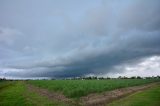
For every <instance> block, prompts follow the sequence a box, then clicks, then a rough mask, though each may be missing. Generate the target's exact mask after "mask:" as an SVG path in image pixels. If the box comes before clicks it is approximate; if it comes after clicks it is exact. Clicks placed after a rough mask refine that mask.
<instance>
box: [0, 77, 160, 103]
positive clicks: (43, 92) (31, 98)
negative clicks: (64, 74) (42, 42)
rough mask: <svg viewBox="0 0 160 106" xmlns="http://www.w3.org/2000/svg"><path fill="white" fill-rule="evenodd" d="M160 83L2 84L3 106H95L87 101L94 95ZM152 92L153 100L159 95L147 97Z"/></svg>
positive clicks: (34, 81) (64, 81) (84, 81)
mask: <svg viewBox="0 0 160 106" xmlns="http://www.w3.org/2000/svg"><path fill="white" fill-rule="evenodd" d="M159 81H160V80H159V79H110V80H29V81H0V106H92V105H90V104H88V103H87V102H88V101H89V100H85V97H87V95H90V94H94V95H92V97H93V98H94V96H96V95H100V96H99V97H101V95H103V93H104V92H106V91H114V90H115V89H123V88H128V87H131V86H137V85H139V86H142V88H143V86H146V85H149V84H150V86H152V85H151V84H154V83H153V82H159ZM139 86H138V87H139ZM159 88H160V86H158V87H154V89H153V90H156V91H153V93H154V92H155V93H157V94H158V93H159ZM147 89H148V88H147ZM126 91H127V89H126ZM148 92H150V94H151V97H153V96H156V95H154V94H152V91H147V93H146V94H145V95H147V94H148ZM57 94H58V95H57ZM63 94H64V96H63ZM141 95H143V94H141ZM56 96H57V97H56ZM88 97H89V96H88ZM88 97H87V98H88ZM97 97H98V96H97ZM145 97H146V100H148V99H150V98H151V97H150V95H149V96H148V97H147V96H145ZM89 98H90V97H89ZM135 98H136V97H135ZM90 99H92V98H90ZM100 99H101V98H100ZM159 99H160V98H159V96H157V99H155V101H158V100H159ZM132 100H134V97H132V99H130V101H131V102H133V101H132ZM91 101H92V100H91ZM93 101H94V100H93ZM121 101H123V100H121ZM124 101H128V100H124ZM139 101H141V100H139ZM151 101H153V102H154V99H151ZM142 102H143V101H142ZM115 103H117V102H115ZM155 103H158V102H155ZM132 104H134V102H133V103H132ZM96 106H98V104H97V105H96ZM111 106H112V105H111ZM113 106H114V105H113ZM115 106H116V105H115ZM122 106H123V105H122ZM129 106H130V105H129ZM131 106H132V105H131ZM133 106H138V105H133ZM144 106H145V105H144ZM146 106H150V105H146ZM155 106H156V105H155Z"/></svg>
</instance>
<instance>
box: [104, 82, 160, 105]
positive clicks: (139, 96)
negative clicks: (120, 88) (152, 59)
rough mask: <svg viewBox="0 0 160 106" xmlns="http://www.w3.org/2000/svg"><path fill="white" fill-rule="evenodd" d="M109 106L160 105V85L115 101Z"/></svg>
mask: <svg viewBox="0 0 160 106" xmlns="http://www.w3.org/2000/svg"><path fill="white" fill-rule="evenodd" d="M107 106H160V85H157V86H154V87H152V88H150V89H147V90H144V91H141V92H137V93H134V94H132V95H130V96H127V97H125V98H122V99H120V100H117V101H113V102H112V103H110V104H108V105H107Z"/></svg>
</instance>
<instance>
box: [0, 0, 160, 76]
mask: <svg viewBox="0 0 160 106" xmlns="http://www.w3.org/2000/svg"><path fill="white" fill-rule="evenodd" d="M17 2H18V1H17ZM36 2H38V1H36ZM6 3H7V2H4V3H3V8H2V7H1V8H2V10H1V11H0V13H4V10H5V9H6V7H7V6H8V4H6ZM38 3H39V4H38V5H37V6H35V7H34V8H32V9H33V12H32V11H31V12H30V11H29V10H27V9H25V8H23V10H22V11H17V9H19V8H21V6H22V7H23V6H27V5H28V4H24V3H20V5H18V6H20V7H16V8H15V6H16V5H17V4H13V5H12V8H8V9H7V12H6V14H4V15H0V17H1V20H0V22H1V23H2V24H0V25H1V27H0V44H1V45H2V46H0V50H1V53H0V57H3V59H2V60H1V61H0V68H1V70H3V71H2V72H3V73H5V72H6V73H7V75H9V76H21V77H22V76H27V77H37V76H38V77H76V76H85V75H89V74H94V75H99V74H106V73H110V72H112V71H116V70H112V69H113V68H114V67H115V66H118V65H121V64H126V63H128V62H133V61H134V62H136V61H139V59H141V58H148V57H150V56H155V55H160V48H159V47H160V15H159V13H160V7H159V5H160V2H159V0H152V1H151V0H141V1H140V0H134V1H133V0H122V1H118V0H114V1H110V0H108V1H96V0H95V1H82V2H80V3H79V2H73V1H69V2H68V3H67V4H63V3H59V2H50V1H47V2H45V4H46V5H44V8H39V7H41V5H42V4H43V2H42V1H40V2H38ZM54 3H57V4H58V5H59V6H60V7H56V6H53V7H52V6H50V4H54ZM33 4H34V3H33ZM33 6H34V5H33ZM48 6H49V7H48ZM82 6H84V8H83V9H82V8H81V7H82ZM62 7H63V8H62ZM69 7H70V8H69ZM10 9H13V13H16V14H15V18H14V17H13V18H10V19H4V17H7V18H8V16H10V12H11V10H10ZM32 9H31V10H32ZM38 11H42V13H41V12H38ZM45 11H47V12H45ZM35 12H36V15H35V16H32V15H33V13H35ZM22 13H23V14H24V15H25V16H27V15H29V16H31V17H30V18H29V19H27V18H25V17H23V14H22ZM31 14H32V15H31ZM37 16H42V17H37ZM17 19H21V20H17ZM22 19H26V21H27V22H29V23H27V22H23V21H22ZM8 20H9V21H8ZM19 21H20V22H21V21H22V23H20V22H19ZM31 23H32V24H34V25H33V26H31V25H30V24H31ZM3 26H6V27H3ZM8 26H9V27H8ZM10 26H12V27H13V28H11V27H10ZM6 51H8V52H7V53H6ZM5 53H6V54H5ZM7 56H9V57H10V58H8V57H7ZM6 70H7V71H6ZM121 72H123V71H121ZM3 73H2V74H3ZM113 73H114V72H113Z"/></svg>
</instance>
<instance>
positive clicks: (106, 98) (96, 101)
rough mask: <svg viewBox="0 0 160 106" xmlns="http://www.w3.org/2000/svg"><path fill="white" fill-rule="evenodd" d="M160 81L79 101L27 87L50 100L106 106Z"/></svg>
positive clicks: (88, 96)
mask: <svg viewBox="0 0 160 106" xmlns="http://www.w3.org/2000/svg"><path fill="white" fill-rule="evenodd" d="M157 84H160V83H151V84H147V85H141V86H134V87H128V88H121V89H116V90H112V91H107V92H103V93H100V94H98V93H94V94H89V95H87V96H84V97H81V98H80V99H79V100H78V101H75V100H73V99H70V98H67V97H65V96H64V95H63V94H62V93H57V92H50V91H48V90H46V89H43V88H39V87H35V86H33V85H30V84H27V88H28V90H30V91H33V92H36V93H38V94H40V95H42V96H45V97H47V98H48V99H49V100H53V101H61V102H65V103H67V104H69V105H76V106H77V105H80V106H105V105H106V104H108V103H110V102H111V101H113V100H116V99H119V98H122V97H125V96H127V95H129V94H131V93H134V92H137V91H142V90H144V89H147V88H150V87H152V86H154V85H157Z"/></svg>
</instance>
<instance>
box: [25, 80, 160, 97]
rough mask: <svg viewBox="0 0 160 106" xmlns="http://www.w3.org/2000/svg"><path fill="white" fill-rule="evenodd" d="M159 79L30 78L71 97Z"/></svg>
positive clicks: (31, 81)
mask: <svg viewBox="0 0 160 106" xmlns="http://www.w3.org/2000/svg"><path fill="white" fill-rule="evenodd" d="M156 81H160V80H159V79H110V80H30V81H27V83H29V84H33V85H35V86H38V87H42V88H45V89H48V90H50V91H56V92H61V93H63V94H64V95H65V96H67V97H70V98H79V97H81V96H86V95H88V94H90V93H101V92H103V91H109V90H114V89H118V88H124V87H130V86H137V85H143V84H147V83H151V82H156Z"/></svg>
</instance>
